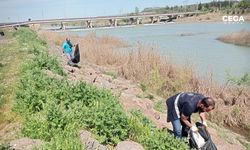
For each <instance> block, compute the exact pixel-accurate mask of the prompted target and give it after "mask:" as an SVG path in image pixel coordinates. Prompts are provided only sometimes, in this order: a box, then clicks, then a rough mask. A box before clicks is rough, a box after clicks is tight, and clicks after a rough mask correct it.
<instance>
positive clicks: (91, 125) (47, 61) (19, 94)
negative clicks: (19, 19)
mask: <svg viewBox="0 0 250 150" xmlns="http://www.w3.org/2000/svg"><path fill="white" fill-rule="evenodd" d="M14 36H15V37H16V39H18V43H17V47H16V48H15V49H21V48H22V47H23V49H24V50H25V53H24V54H27V53H30V54H32V55H31V56H32V59H31V60H29V61H25V62H26V63H25V64H23V65H22V67H21V68H22V69H21V73H20V79H19V82H18V84H14V85H13V86H12V87H13V89H12V93H11V94H10V95H12V102H11V103H13V99H14V96H13V95H14V93H16V103H15V104H16V105H15V106H14V110H15V111H16V112H18V113H19V114H20V115H21V117H22V119H23V122H24V123H23V127H22V135H21V136H25V137H30V138H38V139H42V140H43V141H46V144H45V145H44V146H43V148H45V149H82V146H83V145H82V144H81V143H80V141H79V137H78V136H79V135H78V134H77V133H78V131H79V130H80V129H81V128H85V129H87V130H90V131H91V132H92V133H94V134H95V137H96V138H97V139H98V140H99V141H100V142H101V143H103V144H109V145H116V144H117V143H118V142H119V141H121V140H125V139H127V138H130V139H132V140H134V141H137V142H139V143H141V144H142V145H143V146H144V147H145V149H152V148H156V149H168V148H177V149H186V145H185V144H183V143H180V142H179V141H177V140H176V139H173V137H171V136H170V135H169V134H166V133H165V132H164V131H158V130H157V129H156V128H154V127H153V126H152V125H151V124H150V123H149V121H146V120H147V119H146V118H144V117H143V116H142V115H141V114H140V113H134V114H132V115H131V116H130V117H129V116H126V115H125V113H124V112H123V110H122V108H121V106H120V104H119V102H118V100H117V98H116V97H114V96H113V95H112V94H111V92H110V91H106V90H101V89H97V88H96V87H93V86H90V85H87V84H85V83H83V82H79V83H77V84H76V85H70V84H69V83H68V81H67V80H61V79H54V78H51V77H49V76H48V75H46V74H45V73H44V70H50V71H52V72H53V73H55V74H59V75H62V76H63V75H64V73H63V72H62V69H61V68H60V66H59V65H58V62H57V60H56V59H54V58H52V57H50V56H48V53H47V52H46V44H45V43H44V42H43V41H42V40H41V39H39V38H38V37H37V35H36V34H35V33H34V32H32V31H30V30H28V29H20V30H18V31H17V32H16V33H15V34H14ZM13 57H14V56H13ZM20 60H21V59H20ZM19 64H20V63H19ZM18 68H20V66H18ZM18 70H19V69H18ZM18 72H19V71H18ZM64 79H66V77H65V76H64ZM15 83H16V82H15ZM16 86H17V88H14V87H16ZM5 103H6V104H8V103H7V101H5ZM10 106H12V104H11V105H10ZM5 111H9V112H11V111H10V108H8V110H5Z"/></svg>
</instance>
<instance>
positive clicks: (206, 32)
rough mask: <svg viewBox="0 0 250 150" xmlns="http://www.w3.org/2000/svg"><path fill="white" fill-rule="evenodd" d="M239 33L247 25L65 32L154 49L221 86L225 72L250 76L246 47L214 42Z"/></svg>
mask: <svg viewBox="0 0 250 150" xmlns="http://www.w3.org/2000/svg"><path fill="white" fill-rule="evenodd" d="M242 29H245V30H248V31H250V22H245V23H243V24H224V23H223V22H217V23H183V24H160V25H142V26H133V27H117V28H104V29H91V30H77V31H66V32H70V33H72V34H77V35H82V36H84V35H86V34H88V33H90V32H95V33H96V34H97V35H111V36H115V37H119V38H121V39H124V40H126V41H128V42H130V43H135V42H140V43H142V44H146V45H157V47H158V48H159V51H160V52H161V53H162V54H164V55H167V56H168V57H169V58H170V60H171V61H172V62H173V63H177V64H185V63H186V62H191V63H192V64H194V65H195V67H196V70H197V73H199V75H204V74H205V73H207V72H212V73H213V76H214V77H215V79H216V80H217V81H219V82H221V83H222V82H224V81H225V80H226V76H227V75H226V72H230V74H232V75H234V76H238V77H239V76H242V75H243V74H244V73H250V48H249V47H243V46H236V45H233V44H226V43H222V42H220V41H218V40H216V38H217V37H218V36H220V35H224V34H228V33H231V32H234V31H240V30H242ZM83 46H84V45H83Z"/></svg>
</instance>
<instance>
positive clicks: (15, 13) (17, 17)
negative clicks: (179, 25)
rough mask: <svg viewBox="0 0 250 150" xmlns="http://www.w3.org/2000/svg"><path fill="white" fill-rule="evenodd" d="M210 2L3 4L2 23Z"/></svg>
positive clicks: (16, 0)
mask: <svg viewBox="0 0 250 150" xmlns="http://www.w3.org/2000/svg"><path fill="white" fill-rule="evenodd" d="M209 1H211V0H0V22H1V23H3V22H17V21H27V20H28V19H29V18H30V19H32V20H39V19H59V18H77V17H94V16H110V15H122V14H125V13H130V12H134V11H135V8H136V7H138V8H139V11H141V10H143V9H144V8H147V7H165V6H174V5H185V4H197V3H200V2H202V3H203V2H209Z"/></svg>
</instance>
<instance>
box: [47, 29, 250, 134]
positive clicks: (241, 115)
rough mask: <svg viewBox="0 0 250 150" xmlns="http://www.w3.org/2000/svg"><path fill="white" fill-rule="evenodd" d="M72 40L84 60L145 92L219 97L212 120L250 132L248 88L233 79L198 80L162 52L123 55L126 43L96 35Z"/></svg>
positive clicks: (139, 49) (140, 50)
mask: <svg viewBox="0 0 250 150" xmlns="http://www.w3.org/2000/svg"><path fill="white" fill-rule="evenodd" d="M44 36H47V38H48V40H49V41H54V42H55V43H56V44H58V46H59V43H60V42H59V41H63V40H64V39H65V37H66V36H67V35H64V36H58V35H57V34H56V33H45V34H44ZM70 37H72V41H75V42H77V43H80V45H83V47H82V48H81V53H82V56H83V59H84V60H86V61H88V62H91V63H94V64H96V65H99V66H104V67H108V68H110V70H111V72H112V74H114V75H115V76H121V77H123V78H125V79H129V80H132V81H134V82H136V83H138V84H139V85H140V87H141V89H143V90H144V91H150V92H152V93H154V94H157V95H159V96H162V97H168V96H170V95H173V94H175V93H176V92H178V91H196V92H201V93H204V94H205V95H207V96H212V97H214V98H216V99H217V103H218V107H217V108H216V110H215V111H213V112H212V113H211V114H210V115H209V116H210V119H211V121H213V122H216V123H217V124H220V125H228V126H231V127H240V128H242V129H244V130H245V131H246V132H249V128H248V123H249V119H248V118H249V117H250V116H249V115H250V114H248V113H245V112H246V111H247V110H248V109H249V105H248V102H247V99H248V98H249V97H250V95H249V93H250V92H249V90H250V89H249V87H244V86H243V87H242V86H237V85H234V84H233V82H231V81H230V80H229V81H228V82H227V83H226V84H222V85H220V84H217V83H216V82H214V79H213V78H212V77H211V76H208V77H202V78H198V77H197V76H196V74H195V73H194V72H193V71H192V70H194V69H195V68H194V67H193V66H186V67H183V66H182V67H181V66H176V65H173V64H171V63H169V62H168V60H167V59H166V58H164V57H162V56H161V55H160V54H159V53H157V52H156V51H154V50H152V49H151V48H150V47H144V46H143V45H137V46H136V48H134V49H133V50H132V51H131V53H124V52H119V51H117V50H116V49H117V48H121V47H123V46H126V44H121V43H123V42H122V41H121V40H119V39H116V38H114V37H113V38H111V37H105V36H103V37H97V36H96V35H95V34H91V35H87V36H85V37H84V38H78V37H73V36H70ZM114 39H115V40H114ZM117 41H119V42H117ZM116 43H118V44H116ZM158 104H164V102H163V101H162V102H158ZM161 107H162V106H161Z"/></svg>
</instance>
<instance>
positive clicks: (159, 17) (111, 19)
mask: <svg viewBox="0 0 250 150" xmlns="http://www.w3.org/2000/svg"><path fill="white" fill-rule="evenodd" d="M201 13H202V12H199V11H196V12H182V13H167V14H139V15H121V16H99V17H85V18H64V19H45V20H29V21H23V22H12V23H0V28H6V27H19V26H30V25H39V26H40V25H41V24H53V23H56V24H60V25H59V26H60V28H59V29H65V24H66V23H69V22H81V23H82V25H83V26H84V24H85V27H86V28H93V27H95V26H94V23H95V22H97V21H106V22H108V24H106V25H105V26H114V27H115V26H118V22H119V21H120V20H122V21H124V20H127V21H126V22H127V24H128V25H133V24H134V25H139V24H145V20H148V22H147V23H151V24H153V23H159V22H166V21H168V22H169V21H172V20H174V19H178V18H182V17H189V16H194V15H199V14H201ZM143 21H144V22H143Z"/></svg>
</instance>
